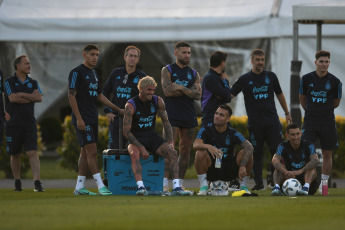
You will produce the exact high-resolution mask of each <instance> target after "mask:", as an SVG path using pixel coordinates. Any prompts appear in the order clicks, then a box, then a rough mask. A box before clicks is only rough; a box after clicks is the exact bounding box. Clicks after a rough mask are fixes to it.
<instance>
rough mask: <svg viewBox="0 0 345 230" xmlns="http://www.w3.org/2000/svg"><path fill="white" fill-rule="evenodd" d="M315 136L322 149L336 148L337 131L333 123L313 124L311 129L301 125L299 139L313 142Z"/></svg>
mask: <svg viewBox="0 0 345 230" xmlns="http://www.w3.org/2000/svg"><path fill="white" fill-rule="evenodd" d="M317 138H319V140H320V144H321V148H322V149H326V150H333V149H337V148H338V133H337V128H336V127H335V125H331V126H327V127H326V126H322V127H318V126H315V127H313V129H309V128H308V127H307V126H304V125H303V129H302V137H301V139H303V140H307V141H310V142H312V143H315V141H316V139H317Z"/></svg>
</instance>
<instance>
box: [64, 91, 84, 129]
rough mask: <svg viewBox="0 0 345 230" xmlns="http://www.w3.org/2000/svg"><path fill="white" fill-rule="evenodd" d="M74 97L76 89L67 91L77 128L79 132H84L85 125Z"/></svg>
mask: <svg viewBox="0 0 345 230" xmlns="http://www.w3.org/2000/svg"><path fill="white" fill-rule="evenodd" d="M76 95H77V90H76V89H68V101H69V104H70V106H71V109H72V111H73V113H74V115H75V117H76V118H77V128H78V129H79V130H85V123H84V120H83V118H82V117H81V115H80V112H79V108H78V103H77V99H76V98H75V96H76Z"/></svg>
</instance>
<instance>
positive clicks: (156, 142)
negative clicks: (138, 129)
mask: <svg viewBox="0 0 345 230" xmlns="http://www.w3.org/2000/svg"><path fill="white" fill-rule="evenodd" d="M134 136H135V135H134ZM135 138H136V139H137V140H138V141H139V142H140V144H142V145H143V146H144V147H145V148H146V150H147V151H149V152H151V153H154V154H156V151H157V149H158V148H159V147H161V145H163V144H164V143H166V141H165V140H164V139H163V138H161V137H160V136H159V135H158V133H152V134H149V135H147V136H135Z"/></svg>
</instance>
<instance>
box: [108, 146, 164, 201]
mask: <svg viewBox="0 0 345 230" xmlns="http://www.w3.org/2000/svg"><path fill="white" fill-rule="evenodd" d="M103 153H105V154H104V155H103V172H104V178H106V179H107V180H108V188H109V190H110V191H111V192H112V193H113V195H135V193H136V191H137V190H138V187H137V183H136V181H135V178H134V175H133V171H132V167H131V158H130V156H129V155H128V153H118V152H116V150H113V149H111V150H104V152H103ZM140 164H141V167H142V177H143V182H144V185H145V188H146V190H147V191H163V176H164V158H163V157H161V156H157V155H150V156H149V158H148V159H147V160H143V159H141V160H140Z"/></svg>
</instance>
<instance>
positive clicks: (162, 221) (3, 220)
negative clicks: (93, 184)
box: [0, 189, 345, 230]
mask: <svg viewBox="0 0 345 230" xmlns="http://www.w3.org/2000/svg"><path fill="white" fill-rule="evenodd" d="M329 192H330V195H329V196H327V197H322V196H320V195H315V196H310V197H297V198H291V197H286V196H283V197H271V196H270V195H269V194H270V191H269V190H267V191H260V192H258V194H259V196H258V197H231V196H229V197H212V196H203V197H200V196H192V197H160V196H145V197H137V196H107V197H101V196H73V195H72V189H49V190H48V191H46V192H44V193H35V192H32V191H29V190H24V191H23V192H13V191H12V190H9V189H1V190H0V229H1V230H7V229H16V230H18V229H253V230H254V229H274V230H277V229H279V230H280V229H289V230H291V229H294V230H295V229H303V230H308V229H331V230H333V229H344V228H345V214H344V211H345V189H330V191H329Z"/></svg>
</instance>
